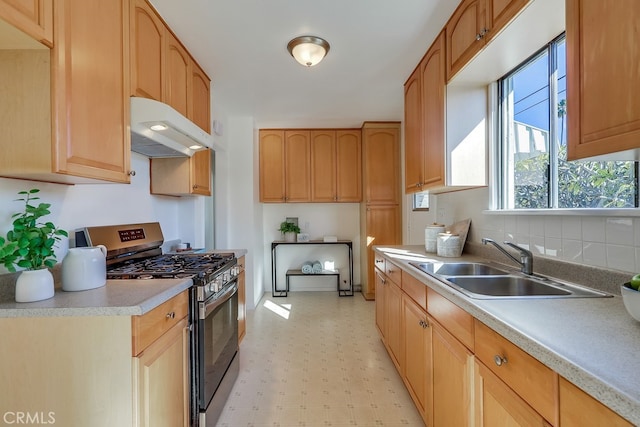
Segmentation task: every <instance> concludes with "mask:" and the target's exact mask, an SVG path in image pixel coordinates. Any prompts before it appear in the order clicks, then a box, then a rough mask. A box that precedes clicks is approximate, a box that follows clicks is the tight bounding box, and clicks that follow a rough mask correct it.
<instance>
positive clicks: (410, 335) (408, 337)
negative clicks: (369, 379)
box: [402, 295, 433, 426]
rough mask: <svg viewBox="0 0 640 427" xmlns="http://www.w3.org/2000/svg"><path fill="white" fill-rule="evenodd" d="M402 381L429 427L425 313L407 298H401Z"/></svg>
mask: <svg viewBox="0 0 640 427" xmlns="http://www.w3.org/2000/svg"><path fill="white" fill-rule="evenodd" d="M402 314H403V332H404V339H403V342H404V381H405V383H406V385H407V388H408V389H409V393H410V394H411V397H412V398H413V401H414V402H415V404H416V407H417V408H418V411H419V412H420V414H421V415H422V418H423V419H424V422H425V424H426V425H428V426H430V425H432V420H431V419H430V417H431V415H432V414H433V408H432V407H431V402H432V395H431V384H432V382H433V377H432V375H433V372H432V371H431V367H432V365H431V328H429V324H428V323H427V313H426V312H425V311H424V310H423V309H422V308H421V307H420V306H419V305H418V304H416V303H415V302H413V301H412V300H411V298H409V297H408V296H407V295H403V297H402Z"/></svg>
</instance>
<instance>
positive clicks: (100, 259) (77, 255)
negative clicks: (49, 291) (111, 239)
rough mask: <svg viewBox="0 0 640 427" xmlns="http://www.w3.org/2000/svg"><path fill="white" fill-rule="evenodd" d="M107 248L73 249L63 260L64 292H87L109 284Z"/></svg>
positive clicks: (101, 246) (98, 246) (99, 246)
mask: <svg viewBox="0 0 640 427" xmlns="http://www.w3.org/2000/svg"><path fill="white" fill-rule="evenodd" d="M106 256H107V248H106V247H104V246H103V245H97V246H93V247H85V248H72V249H69V252H68V253H67V255H66V256H65V257H64V259H63V260H62V290H63V291H85V290H87V289H95V288H99V287H100V286H104V285H106V284H107V265H106V264H107V262H106Z"/></svg>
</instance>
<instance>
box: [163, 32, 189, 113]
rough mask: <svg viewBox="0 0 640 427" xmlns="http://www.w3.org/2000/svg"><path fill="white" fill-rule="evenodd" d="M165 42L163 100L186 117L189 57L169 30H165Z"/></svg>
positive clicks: (187, 108)
mask: <svg viewBox="0 0 640 427" xmlns="http://www.w3.org/2000/svg"><path fill="white" fill-rule="evenodd" d="M165 43H166V47H165V54H166V76H167V78H166V82H165V91H166V92H165V97H164V102H166V103H167V104H169V105H170V106H171V107H173V108H174V109H175V110H177V111H178V112H179V113H180V114H182V115H183V116H185V117H187V116H188V114H189V93H190V91H191V85H190V83H191V71H190V70H191V57H189V53H188V52H187V50H186V49H185V48H184V47H183V46H182V45H181V44H180V42H179V41H178V39H176V38H175V36H174V35H173V34H171V32H170V31H167V32H166V36H165Z"/></svg>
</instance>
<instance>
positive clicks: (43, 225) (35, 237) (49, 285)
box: [0, 188, 68, 302]
mask: <svg viewBox="0 0 640 427" xmlns="http://www.w3.org/2000/svg"><path fill="white" fill-rule="evenodd" d="M39 192H40V190H38V189H37V188H34V189H31V190H29V191H20V192H19V193H18V194H19V195H21V196H23V197H22V198H20V199H16V200H15V201H21V202H24V210H23V211H22V212H18V213H15V214H13V215H12V216H11V218H13V223H12V224H13V229H11V230H9V231H8V232H7V236H6V238H2V237H0V263H1V264H3V265H4V266H5V267H6V268H7V269H8V270H9V271H11V272H15V271H16V267H20V268H23V269H25V270H24V271H22V272H21V273H20V276H18V279H17V281H16V301H17V302H31V301H40V300H43V299H47V298H51V297H52V296H53V294H54V287H53V276H52V275H51V272H50V271H49V270H48V268H51V267H53V266H54V265H55V264H56V254H55V252H54V250H53V248H54V246H55V244H56V242H58V241H60V240H61V239H62V236H65V237H67V236H68V234H67V232H66V231H65V230H61V229H60V228H58V227H56V226H55V225H54V224H53V223H52V222H42V221H41V218H42V217H44V216H46V215H49V214H50V213H51V212H50V211H49V208H50V207H51V204H50V203H39V204H38V205H37V206H34V205H33V204H31V202H32V201H34V200H38V199H39V197H33V195H34V194H37V193H39Z"/></svg>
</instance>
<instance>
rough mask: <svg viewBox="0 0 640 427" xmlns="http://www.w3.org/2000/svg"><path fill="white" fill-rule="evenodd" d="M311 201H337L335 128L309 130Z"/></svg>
mask: <svg viewBox="0 0 640 427" xmlns="http://www.w3.org/2000/svg"><path fill="white" fill-rule="evenodd" d="M311 201H312V202H335V201H337V193H336V131H335V130H330V129H327V130H312V131H311Z"/></svg>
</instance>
